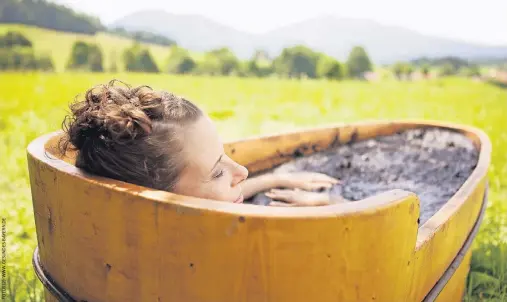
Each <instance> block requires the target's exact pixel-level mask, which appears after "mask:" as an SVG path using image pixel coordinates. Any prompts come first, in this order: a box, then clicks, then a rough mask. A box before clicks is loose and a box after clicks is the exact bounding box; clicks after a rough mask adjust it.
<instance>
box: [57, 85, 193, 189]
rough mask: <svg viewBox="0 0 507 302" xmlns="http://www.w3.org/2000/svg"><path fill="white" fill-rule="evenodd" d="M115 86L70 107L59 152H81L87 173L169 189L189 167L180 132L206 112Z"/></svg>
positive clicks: (166, 96) (167, 96) (160, 94)
mask: <svg viewBox="0 0 507 302" xmlns="http://www.w3.org/2000/svg"><path fill="white" fill-rule="evenodd" d="M116 82H120V83H123V82H121V81H117V80H112V81H110V82H109V83H108V84H106V85H98V86H96V87H93V88H91V89H90V90H88V91H87V92H86V94H85V97H84V100H81V101H78V100H76V101H75V102H74V103H72V104H71V105H70V110H71V114H69V115H67V116H66V117H65V119H64V121H63V123H62V127H63V130H64V131H65V133H66V134H67V135H66V137H64V141H63V144H61V145H60V146H61V152H62V153H65V152H66V151H67V150H68V149H69V147H71V148H74V149H75V150H77V151H78V152H77V158H76V166H77V167H78V168H81V169H83V170H85V171H87V172H90V173H93V174H96V175H100V176H104V177H109V178H113V179H117V180H121V181H125V182H129V183H133V184H137V185H141V186H146V187H150V188H154V189H159V190H165V191H171V190H172V188H173V187H174V185H175V184H176V182H177V181H178V177H179V175H180V174H181V171H182V170H183V169H184V167H185V160H184V158H182V152H181V151H182V145H183V144H182V139H183V137H182V130H183V129H184V127H185V126H187V125H189V124H190V123H192V122H194V121H196V120H197V119H198V118H199V117H200V116H202V111H201V110H200V109H199V108H198V107H197V106H196V105H195V104H193V103H192V102H190V101H189V100H187V99H185V98H183V97H179V96H176V95H174V94H172V93H169V92H165V91H154V90H152V89H151V87H149V86H138V87H135V88H132V87H130V86H129V85H128V84H125V83H123V84H124V86H116V85H115V83H116ZM69 143H70V144H71V145H72V146H69Z"/></svg>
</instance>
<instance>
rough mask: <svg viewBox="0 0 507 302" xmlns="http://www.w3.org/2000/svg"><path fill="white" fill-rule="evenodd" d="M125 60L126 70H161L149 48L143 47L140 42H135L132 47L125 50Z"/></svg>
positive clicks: (154, 71) (155, 71)
mask: <svg viewBox="0 0 507 302" xmlns="http://www.w3.org/2000/svg"><path fill="white" fill-rule="evenodd" d="M123 61H124V64H125V70H127V71H134V72H153V73H157V72H159V69H158V67H157V64H156V63H155V60H154V59H153V57H152V56H151V53H150V51H149V50H148V49H144V48H142V47H141V45H140V44H139V43H134V44H133V45H132V46H131V47H130V48H127V49H125V51H124V52H123Z"/></svg>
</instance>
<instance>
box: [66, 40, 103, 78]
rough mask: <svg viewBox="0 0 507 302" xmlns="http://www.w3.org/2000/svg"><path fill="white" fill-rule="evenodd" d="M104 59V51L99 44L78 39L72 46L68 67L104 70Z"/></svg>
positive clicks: (70, 68) (71, 68) (72, 68)
mask: <svg viewBox="0 0 507 302" xmlns="http://www.w3.org/2000/svg"><path fill="white" fill-rule="evenodd" d="M102 61H103V56H102V51H101V50H100V48H99V46H98V45H96V44H93V43H86V42H83V41H76V42H74V45H73V46H72V50H71V54H70V58H69V61H68V62H67V69H69V70H87V71H93V72H102V71H104V68H103V65H102Z"/></svg>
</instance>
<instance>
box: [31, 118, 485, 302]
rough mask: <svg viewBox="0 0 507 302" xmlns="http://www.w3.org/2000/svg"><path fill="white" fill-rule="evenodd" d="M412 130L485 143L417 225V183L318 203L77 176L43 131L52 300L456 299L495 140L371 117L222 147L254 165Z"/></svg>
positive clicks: (45, 248)
mask: <svg viewBox="0 0 507 302" xmlns="http://www.w3.org/2000/svg"><path fill="white" fill-rule="evenodd" d="M420 126H439V127H443V128H447V129H456V130H458V131H460V132H462V133H464V134H466V135H467V136H468V137H469V138H471V139H472V140H473V142H474V144H475V146H476V147H477V148H478V149H479V150H480V157H479V162H478V165H477V167H476V169H475V170H474V171H473V173H472V175H471V176H470V177H469V178H468V180H467V181H466V182H465V183H464V184H463V186H462V187H461V188H460V189H459V191H458V192H457V193H456V194H455V195H454V196H453V197H452V198H451V199H450V200H449V201H448V202H447V203H446V204H445V205H444V206H443V207H442V208H441V209H440V210H439V211H438V212H437V213H436V214H435V215H433V216H432V217H431V218H430V219H429V220H428V221H427V222H425V223H424V224H423V225H421V226H418V218H419V200H418V198H417V196H416V195H415V194H413V193H411V192H406V191H402V190H393V191H389V192H385V193H382V194H379V195H376V196H374V197H371V198H367V199H364V200H360V201H357V202H353V203H344V204H335V205H331V206H324V207H297V208H290V207H289V208H283V207H282V208H279V207H264V206H256V205H249V204H233V203H223V202H216V201H212V200H202V199H198V198H193V197H188V196H180V195H175V194H171V193H167V192H161V191H155V190H151V189H147V188H144V187H139V186H135V185H131V184H127V183H123V182H119V181H115V180H111V179H106V178H100V177H96V176H92V175H87V174H84V173H83V172H82V171H81V170H79V169H77V168H76V167H75V166H74V165H73V164H72V163H73V160H72V154H69V156H68V157H66V158H63V159H60V158H56V157H55V156H56V153H55V152H54V146H55V144H56V142H57V139H58V137H59V136H60V135H61V133H60V132H55V133H51V134H48V135H45V136H42V137H40V138H37V139H36V140H35V141H33V142H32V143H31V144H30V145H29V146H28V165H29V172H30V181H31V188H32V196H33V207H34V213H35V224H36V229H37V240H38V248H37V249H36V250H35V252H34V258H33V264H34V268H35V271H36V273H37V275H38V276H39V278H40V279H41V281H42V282H43V284H44V285H45V288H46V299H47V300H46V301H57V300H60V301H88V302H92V301H111V302H112V301H121V302H126V301H136V302H138V301H190V302H194V301H206V302H207V301H221V302H223V301H252V302H258V301H291V302H295V301H305V302H306V301H319V302H324V301H389V302H391V301H423V300H424V301H433V300H435V299H437V300H439V301H459V300H461V299H462V295H463V292H464V287H465V280H466V276H467V273H468V268H469V262H470V255H471V251H470V249H469V247H470V243H471V241H472V240H473V238H474V236H475V234H476V232H477V228H478V226H479V224H480V221H481V218H482V214H481V213H483V211H484V208H485V203H486V192H487V169H488V166H489V161H490V152H491V144H490V141H489V139H488V137H487V136H486V134H484V133H483V132H482V131H480V130H478V129H475V128H470V127H465V126H457V125H453V124H445V123H436V122H427V121H399V122H370V123H367V122H365V123H358V124H349V125H336V126H334V125H333V126H329V127H322V128H312V129H309V130H305V131H298V132H292V133H284V134H276V135H270V136H262V137H254V138H249V139H245V140H241V141H234V142H230V143H228V144H227V145H226V151H227V153H228V154H229V155H230V156H231V157H232V158H233V159H234V160H236V161H238V162H239V163H241V164H243V165H245V166H246V167H248V169H249V170H250V172H251V173H255V172H258V171H262V170H264V169H269V168H272V167H273V166H275V165H277V164H280V163H282V162H285V161H287V160H290V159H291V158H292V157H291V154H294V153H295V152H302V153H304V154H310V153H312V152H314V150H321V149H325V148H326V147H328V146H329V145H330V144H331V143H332V142H333V141H335V142H336V140H339V141H340V142H342V143H346V142H349V141H351V140H363V139H367V138H372V137H375V136H379V135H389V134H394V133H395V132H397V131H400V130H405V129H409V128H417V127H420ZM310 146H311V147H310ZM437 296H438V297H437Z"/></svg>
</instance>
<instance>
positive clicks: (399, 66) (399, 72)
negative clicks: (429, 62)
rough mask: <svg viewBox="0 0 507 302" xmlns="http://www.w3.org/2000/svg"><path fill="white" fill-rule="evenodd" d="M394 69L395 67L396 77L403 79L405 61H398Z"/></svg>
mask: <svg viewBox="0 0 507 302" xmlns="http://www.w3.org/2000/svg"><path fill="white" fill-rule="evenodd" d="M392 69H393V73H394V75H395V76H396V78H397V79H398V80H401V78H402V75H403V73H404V70H405V63H403V62H396V63H395V64H394V65H393V67H392Z"/></svg>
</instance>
